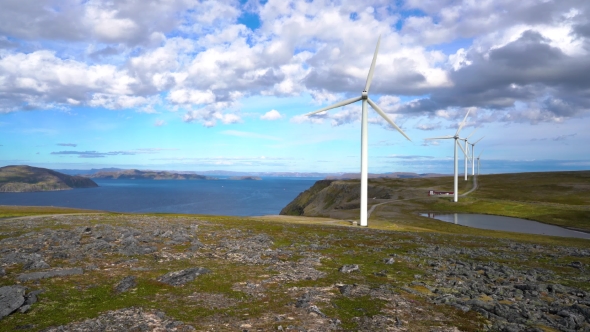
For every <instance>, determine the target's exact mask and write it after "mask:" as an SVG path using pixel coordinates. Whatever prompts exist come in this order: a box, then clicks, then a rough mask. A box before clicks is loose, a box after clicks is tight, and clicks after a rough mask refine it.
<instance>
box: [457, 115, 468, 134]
mask: <svg viewBox="0 0 590 332" xmlns="http://www.w3.org/2000/svg"><path fill="white" fill-rule="evenodd" d="M469 112H471V110H468V111H467V114H465V118H464V119H463V122H461V123H460V124H459V128H458V129H457V132H456V133H455V136H459V132H460V131H461V129H462V128H463V126H464V125H465V121H466V120H467V116H469Z"/></svg>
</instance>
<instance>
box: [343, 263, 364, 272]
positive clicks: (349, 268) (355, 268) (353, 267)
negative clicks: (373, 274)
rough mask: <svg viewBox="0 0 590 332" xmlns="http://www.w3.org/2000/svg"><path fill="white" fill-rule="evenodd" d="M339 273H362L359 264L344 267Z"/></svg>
mask: <svg viewBox="0 0 590 332" xmlns="http://www.w3.org/2000/svg"><path fill="white" fill-rule="evenodd" d="M338 271H340V272H342V273H351V272H355V271H360V269H359V266H358V264H350V265H342V266H341V267H340V268H339V269H338Z"/></svg>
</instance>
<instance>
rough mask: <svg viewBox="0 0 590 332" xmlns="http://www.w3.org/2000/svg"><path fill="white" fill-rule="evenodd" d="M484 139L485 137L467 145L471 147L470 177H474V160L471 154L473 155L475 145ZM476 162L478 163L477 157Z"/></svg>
mask: <svg viewBox="0 0 590 332" xmlns="http://www.w3.org/2000/svg"><path fill="white" fill-rule="evenodd" d="M472 134H473V133H472ZM470 136H471V135H470ZM484 137H485V136H482V137H481V138H480V139H478V140H477V141H475V142H473V143H469V145H471V175H475V158H473V154H474V151H475V144H477V143H478V142H479V141H481V140H482V139H483V138H484ZM480 155H481V154H480ZM477 160H478V161H479V157H477ZM478 167H479V165H478ZM477 175H479V171H478V172H477Z"/></svg>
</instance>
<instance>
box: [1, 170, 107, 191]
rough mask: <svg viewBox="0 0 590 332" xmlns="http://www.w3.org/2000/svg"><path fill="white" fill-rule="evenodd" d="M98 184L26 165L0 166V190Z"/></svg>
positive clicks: (52, 189) (79, 177)
mask: <svg viewBox="0 0 590 332" xmlns="http://www.w3.org/2000/svg"><path fill="white" fill-rule="evenodd" d="M93 187H98V185H97V184H96V183H95V182H94V181H92V180H90V179H87V178H84V177H81V176H70V175H67V174H63V173H59V172H56V171H52V170H50V169H46V168H40V167H31V166H26V165H20V166H5V167H1V168H0V192H32V191H54V190H69V189H73V188H93Z"/></svg>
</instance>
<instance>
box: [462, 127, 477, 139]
mask: <svg viewBox="0 0 590 332" xmlns="http://www.w3.org/2000/svg"><path fill="white" fill-rule="evenodd" d="M478 129H479V128H475V130H474V131H472V132H471V134H469V135H467V137H465V139H468V138H469V137H471V135H473V134H475V132H476V131H477V130H478Z"/></svg>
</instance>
